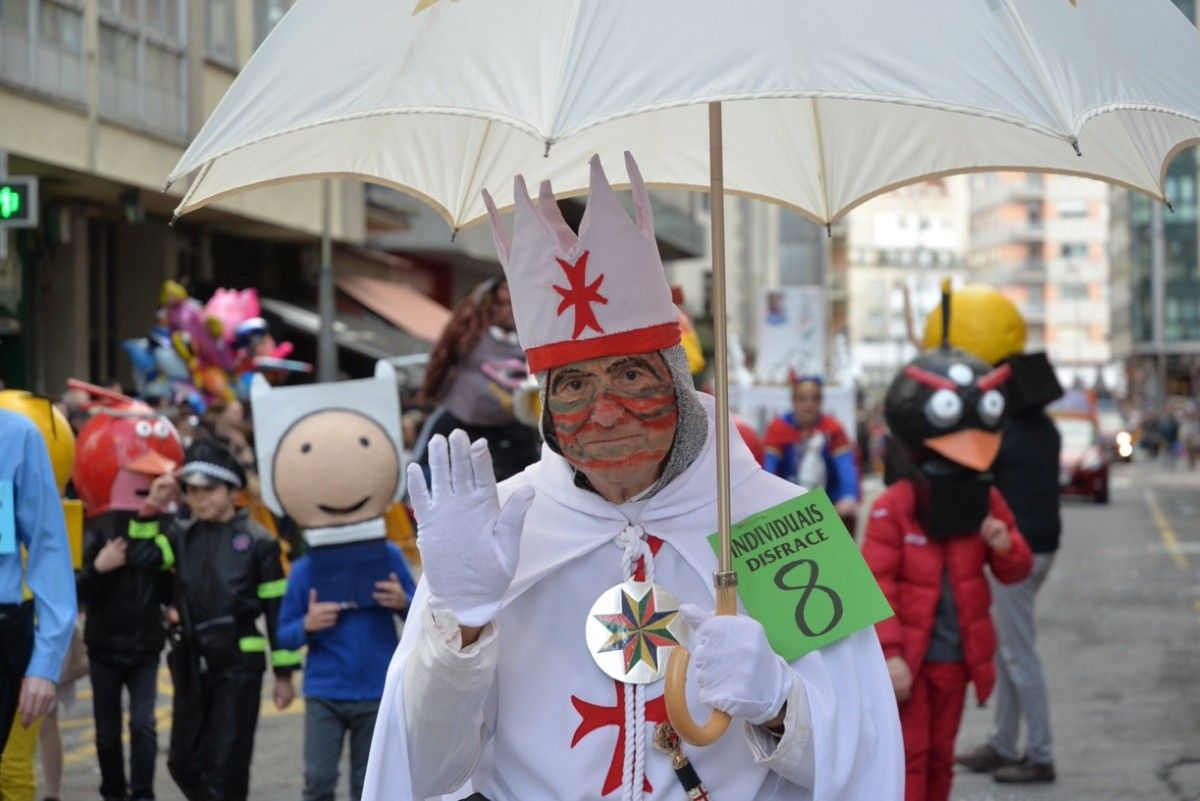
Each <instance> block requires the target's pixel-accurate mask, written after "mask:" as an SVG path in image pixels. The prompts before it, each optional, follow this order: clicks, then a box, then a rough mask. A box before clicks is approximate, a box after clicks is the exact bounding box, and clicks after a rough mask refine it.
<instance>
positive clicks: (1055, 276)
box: [967, 173, 1112, 386]
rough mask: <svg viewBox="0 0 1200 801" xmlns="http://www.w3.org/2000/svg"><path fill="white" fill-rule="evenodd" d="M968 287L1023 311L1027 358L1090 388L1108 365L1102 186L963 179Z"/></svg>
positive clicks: (1071, 179) (1009, 177) (1060, 179)
mask: <svg viewBox="0 0 1200 801" xmlns="http://www.w3.org/2000/svg"><path fill="white" fill-rule="evenodd" d="M970 185H971V206H970V208H971V215H970V251H969V254H968V257H967V261H968V266H969V272H970V275H971V278H972V280H975V281H978V282H980V283H987V284H991V285H993V286H996V287H998V288H999V289H1000V290H1001V291H1002V292H1004V293H1005V294H1006V295H1008V297H1010V298H1011V299H1012V300H1013V301H1014V302H1015V303H1016V305H1017V307H1018V308H1019V309H1020V310H1021V313H1022V314H1023V315H1024V317H1025V322H1026V324H1027V325H1028V328H1029V345H1028V347H1029V348H1030V349H1032V350H1039V349H1044V350H1046V352H1047V353H1048V354H1049V357H1050V361H1051V362H1052V363H1053V364H1054V365H1055V366H1056V367H1057V368H1059V372H1060V377H1061V378H1062V379H1064V380H1065V381H1066V382H1067V383H1069V384H1070V383H1075V382H1076V381H1081V382H1083V383H1084V384H1085V385H1088V386H1091V385H1093V384H1095V383H1096V382H1097V381H1098V380H1100V379H1099V377H1100V375H1101V372H1102V371H1103V369H1104V368H1105V367H1106V366H1107V365H1108V364H1109V362H1110V361H1111V359H1112V349H1111V346H1110V342H1109V336H1110V330H1111V328H1110V314H1109V307H1110V302H1111V301H1110V292H1109V258H1108V234H1109V232H1108V228H1109V223H1108V215H1109V210H1108V192H1109V189H1108V186H1107V185H1106V184H1103V183H1100V182H1098V181H1092V180H1089V179H1086V178H1078V177H1075V176H1068V175H1042V174H1034V173H1029V174H1026V173H984V174H980V175H974V176H971V179H970Z"/></svg>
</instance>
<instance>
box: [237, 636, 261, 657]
mask: <svg viewBox="0 0 1200 801" xmlns="http://www.w3.org/2000/svg"><path fill="white" fill-rule="evenodd" d="M238 648H239V649H240V650H241V652H242V653H244V654H262V653H266V650H267V641H266V640H265V639H264V638H262V637H242V638H241V639H239V640H238Z"/></svg>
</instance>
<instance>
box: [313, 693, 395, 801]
mask: <svg viewBox="0 0 1200 801" xmlns="http://www.w3.org/2000/svg"><path fill="white" fill-rule="evenodd" d="M378 713H379V700H378V699H376V700H374V701H333V700H329V699H325V698H312V697H307V698H305V699H304V801H333V798H334V792H335V790H336V789H337V781H338V763H339V762H340V761H341V759H342V742H343V740H345V738H346V734H347V733H349V735H350V799H351V801H359V799H360V798H361V797H362V788H363V777H364V776H366V773H367V757H368V756H369V755H370V753H371V736H372V735H373V734H374V733H375V716H376V715H377V714H378Z"/></svg>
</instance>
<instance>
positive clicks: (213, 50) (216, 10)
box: [204, 0, 237, 67]
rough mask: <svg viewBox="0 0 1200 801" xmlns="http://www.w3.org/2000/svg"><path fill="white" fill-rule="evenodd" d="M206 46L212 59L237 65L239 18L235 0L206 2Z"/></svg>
mask: <svg viewBox="0 0 1200 801" xmlns="http://www.w3.org/2000/svg"><path fill="white" fill-rule="evenodd" d="M204 48H205V52H206V54H207V55H208V57H209V58H210V59H212V60H213V61H215V62H217V63H218V64H221V65H223V66H226V67H237V18H236V16H235V15H234V7H233V0H208V2H207V3H205V4H204Z"/></svg>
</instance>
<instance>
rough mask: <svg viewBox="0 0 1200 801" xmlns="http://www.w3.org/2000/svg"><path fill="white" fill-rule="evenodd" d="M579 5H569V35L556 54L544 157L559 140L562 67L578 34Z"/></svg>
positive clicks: (543, 137)
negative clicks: (557, 133) (556, 59)
mask: <svg viewBox="0 0 1200 801" xmlns="http://www.w3.org/2000/svg"><path fill="white" fill-rule="evenodd" d="M581 5H582V4H581V2H580V0H574V2H573V3H572V4H571V18H570V20H569V21H568V22H567V29H568V30H569V31H570V33H569V34H568V35H567V36H564V37H563V41H562V50H560V51H559V54H558V67H557V69H556V70H555V73H554V75H555V80H556V83H555V86H554V100H553V101H552V103H553V105H552V107H551V108H550V109H549V111H550V125H549V126H548V127H546V128H545V130H544V132H543V134H542V139H543V141H544V142H545V143H546V153H545V155H546V156H547V157H549V155H550V146H551V145H553V144H555V143H556V142H557V141H558V140H559V138H560V137H557V136H555V135H554V132H555V131H557V130H558V122H559V119H558V117H559V113H560V112H561V111H562V103H563V87H565V86H566V84H567V76H566V75H565V74H564V71H563V67H564V66H565V65H566V63H567V58H568V56H569V55H570V53H571V46H572V45H573V44H574V43H575V38H576V36H577V35H578V34H579V8H580V6H581Z"/></svg>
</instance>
